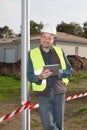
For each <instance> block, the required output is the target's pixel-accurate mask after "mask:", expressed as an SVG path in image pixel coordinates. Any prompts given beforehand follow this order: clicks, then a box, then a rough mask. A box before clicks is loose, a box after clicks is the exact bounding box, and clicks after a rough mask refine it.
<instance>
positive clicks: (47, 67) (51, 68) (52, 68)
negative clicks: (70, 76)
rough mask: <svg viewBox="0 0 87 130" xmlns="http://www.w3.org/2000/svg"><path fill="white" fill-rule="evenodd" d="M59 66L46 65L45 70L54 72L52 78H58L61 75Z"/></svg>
mask: <svg viewBox="0 0 87 130" xmlns="http://www.w3.org/2000/svg"><path fill="white" fill-rule="evenodd" d="M59 68H60V65H59V64H53V65H45V66H44V67H43V69H49V70H50V71H52V72H53V74H52V76H57V75H58V73H59Z"/></svg>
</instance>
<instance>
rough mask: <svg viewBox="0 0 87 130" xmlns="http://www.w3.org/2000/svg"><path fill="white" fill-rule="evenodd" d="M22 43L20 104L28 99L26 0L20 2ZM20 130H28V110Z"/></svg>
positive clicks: (23, 116) (24, 112)
mask: <svg viewBox="0 0 87 130" xmlns="http://www.w3.org/2000/svg"><path fill="white" fill-rule="evenodd" d="M21 17H22V32H21V34H22V39H21V40H22V41H21V84H22V86H21V104H24V103H25V102H26V101H27V100H28V99H29V91H28V82H27V53H28V40H29V37H28V29H29V27H28V0H22V13H21ZM21 129H22V130H29V113H28V110H24V111H23V112H22V127H21Z"/></svg>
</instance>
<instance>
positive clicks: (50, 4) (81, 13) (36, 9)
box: [0, 0, 87, 33]
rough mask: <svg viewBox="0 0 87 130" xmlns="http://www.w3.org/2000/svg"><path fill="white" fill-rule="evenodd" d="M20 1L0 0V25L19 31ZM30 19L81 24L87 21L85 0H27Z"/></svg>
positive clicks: (86, 0)
mask: <svg viewBox="0 0 87 130" xmlns="http://www.w3.org/2000/svg"><path fill="white" fill-rule="evenodd" d="M21 1H22V0H0V27H3V26H5V25H7V26H9V27H10V29H13V31H14V32H16V33H19V32H20V26H21ZM29 3H30V5H29V10H30V19H31V20H34V21H35V22H38V23H40V21H42V22H43V23H44V24H45V23H48V22H50V23H52V24H55V25H57V24H60V23H61V21H64V22H67V23H70V22H76V23H78V24H80V25H82V24H83V23H84V22H85V21H87V0H43V1H42V0H29Z"/></svg>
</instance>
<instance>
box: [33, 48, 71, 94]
mask: <svg viewBox="0 0 87 130" xmlns="http://www.w3.org/2000/svg"><path fill="white" fill-rule="evenodd" d="M53 48H54V50H55V51H56V53H57V55H58V57H59V59H60V64H61V69H62V70H65V69H66V63H65V60H64V57H63V52H62V49H61V48H59V47H56V46H53ZM30 57H31V60H32V63H33V68H34V74H35V75H40V73H41V72H42V70H43V66H44V65H45V63H44V60H43V57H42V54H41V51H40V49H39V47H37V48H34V49H32V50H31V51H30ZM62 80H63V82H64V83H65V84H66V85H67V84H68V82H69V80H68V79H67V78H63V79H62ZM30 87H31V88H30V89H31V90H32V91H43V90H44V89H45V88H46V79H44V80H42V83H41V84H40V85H38V84H36V83H30Z"/></svg>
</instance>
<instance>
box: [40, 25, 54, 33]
mask: <svg viewBox="0 0 87 130" xmlns="http://www.w3.org/2000/svg"><path fill="white" fill-rule="evenodd" d="M41 32H42V33H43V32H46V33H51V34H54V35H56V27H55V26H53V25H51V24H45V25H44V26H43V28H42V29H41Z"/></svg>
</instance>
